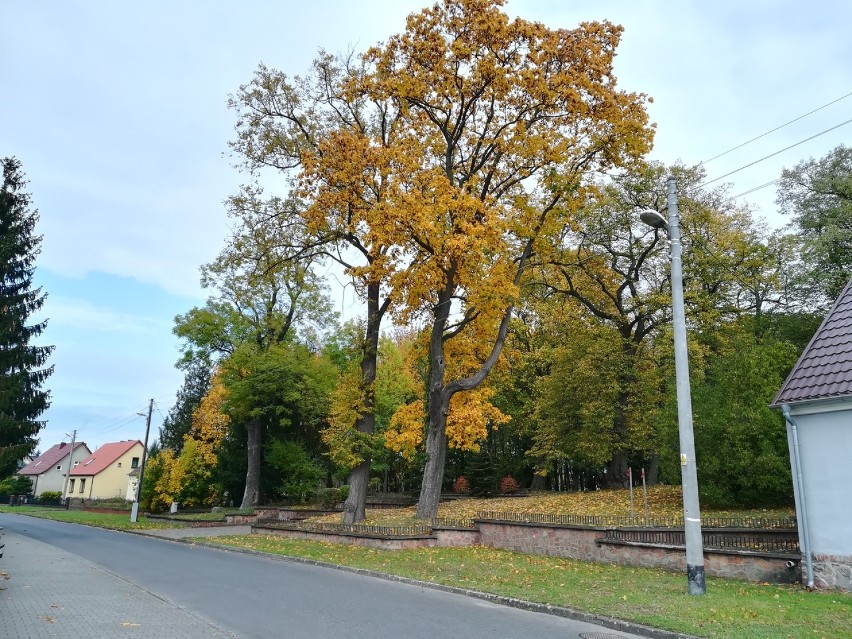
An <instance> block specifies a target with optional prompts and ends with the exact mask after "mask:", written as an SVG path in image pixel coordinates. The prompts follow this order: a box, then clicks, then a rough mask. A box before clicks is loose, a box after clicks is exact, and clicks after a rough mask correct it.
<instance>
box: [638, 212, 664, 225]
mask: <svg viewBox="0 0 852 639" xmlns="http://www.w3.org/2000/svg"><path fill="white" fill-rule="evenodd" d="M639 219H640V220H642V221H643V222H644V223H645V224H647V225H648V226H650V227H652V228H655V229H667V228H668V226H669V225H668V223H667V222H666V218H664V217H663V216H662V215H661V214H660V212H659V211H655V210H654V209H643V210H642V212H641V213H639Z"/></svg>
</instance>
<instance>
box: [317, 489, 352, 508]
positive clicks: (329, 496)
mask: <svg viewBox="0 0 852 639" xmlns="http://www.w3.org/2000/svg"><path fill="white" fill-rule="evenodd" d="M347 488H348V486H347ZM317 499H319V502H320V504H321V505H322V507H323V508H328V509H331V508H334V507H335V506H337V504H339V503H340V502H342V501H343V500H344V499H345V497H343V491H342V490H341V489H340V488H323V489H322V490H318V491H317Z"/></svg>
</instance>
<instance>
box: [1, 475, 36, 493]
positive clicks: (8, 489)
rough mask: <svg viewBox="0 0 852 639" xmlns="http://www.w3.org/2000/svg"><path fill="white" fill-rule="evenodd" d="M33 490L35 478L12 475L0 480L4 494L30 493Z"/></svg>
mask: <svg viewBox="0 0 852 639" xmlns="http://www.w3.org/2000/svg"><path fill="white" fill-rule="evenodd" d="M32 492H33V480H32V479H30V478H29V477H26V476H24V475H12V476H10V477H6V479H4V480H3V481H0V494H2V495H29V494H31V493H32Z"/></svg>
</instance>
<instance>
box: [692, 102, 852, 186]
mask: <svg viewBox="0 0 852 639" xmlns="http://www.w3.org/2000/svg"><path fill="white" fill-rule="evenodd" d="M850 122H852V119H849V120H846V121H845V122H841V123H840V124H836V125H834V126H833V127H830V128H828V129H825V130H823V131H820V132H819V133H815V134H814V135H812V136H810V137H808V138H805V139H804V140H799V141H798V142H796V143H795V144H791V145H790V146H785V147H784V148H783V149H779V150H778V151H775V152H774V153H770V154H769V155H765V156H763V157H762V158H760V159H758V160H755V161H754V162H749V163H748V164H746V165H744V166H741V167H739V168H738V169H734V170H733V171H728V172H727V173H725V174H723V175H720V176H719V177H715V178H713V179H712V180H707V181H706V182H703V183H701V184H699V185H698V186H696V187H695V189H700V188H701V187H704V186H707V185H708V184H712V183H713V182H718V181H719V180H722V179H724V178H726V177H728V176H731V175H734V174H735V173H739V172H740V171H743V170H745V169H747V168H749V167H752V166H754V165H755V164H760V163H761V162H763V161H764V160H768V159H769V158H773V157H775V156H776V155H780V154H781V153H784V151H789V150H790V149H792V148H795V147H797V146H799V145H801V144H804V143H805V142H810V141H811V140H813V139H814V138H818V137H819V136H821V135H825V134H826V133H830V132H831V131H834V130H835V129H839V128H840V127H842V126H846V125H847V124H849V123H850Z"/></svg>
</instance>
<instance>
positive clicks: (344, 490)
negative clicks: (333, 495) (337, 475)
mask: <svg viewBox="0 0 852 639" xmlns="http://www.w3.org/2000/svg"><path fill="white" fill-rule="evenodd" d="M338 490H339V491H340V501H346V500H347V499H348V498H349V484H346V485H345V486H341V487H340V488H339V489H338Z"/></svg>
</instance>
